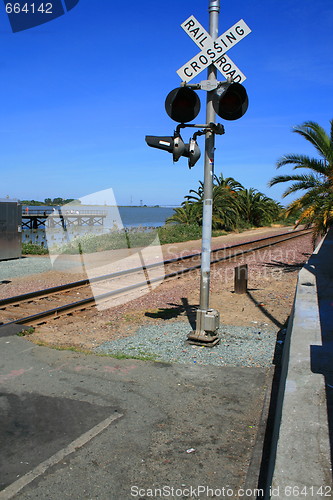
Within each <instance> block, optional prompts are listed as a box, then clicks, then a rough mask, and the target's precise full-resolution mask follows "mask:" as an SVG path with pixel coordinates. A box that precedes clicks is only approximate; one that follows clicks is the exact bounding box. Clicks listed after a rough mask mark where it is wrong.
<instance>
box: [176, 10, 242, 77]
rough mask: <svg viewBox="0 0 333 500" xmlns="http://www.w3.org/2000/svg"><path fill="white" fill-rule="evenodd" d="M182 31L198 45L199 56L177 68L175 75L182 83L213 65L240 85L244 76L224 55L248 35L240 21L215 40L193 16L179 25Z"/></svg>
mask: <svg viewBox="0 0 333 500" xmlns="http://www.w3.org/2000/svg"><path fill="white" fill-rule="evenodd" d="M181 27H182V28H183V30H184V31H185V32H186V33H187V34H188V36H189V37H190V38H192V40H193V41H194V42H195V43H196V44H197V45H198V47H199V48H200V49H203V50H201V52H199V54H197V55H196V56H195V57H193V58H192V59H191V60H190V61H188V62H187V63H186V64H184V66H182V67H181V68H179V70H178V71H177V74H178V75H179V76H180V78H181V79H182V81H183V82H189V81H191V80H192V78H194V77H195V76H197V75H198V74H199V73H201V71H203V70H204V69H206V68H208V66H209V65H210V64H214V65H215V66H216V68H217V69H218V70H219V71H220V72H221V73H222V75H223V76H224V77H225V78H230V77H231V78H232V79H233V81H234V82H236V83H242V82H243V81H244V80H245V79H246V76H245V75H244V74H243V73H242V72H241V71H240V70H239V69H238V68H237V66H236V65H235V64H234V63H233V62H232V60H231V59H230V57H228V56H227V55H226V54H225V53H226V52H227V51H228V50H229V49H230V48H231V47H233V46H234V45H236V43H238V42H240V41H241V40H242V39H243V38H245V37H246V36H247V35H248V34H249V33H251V30H250V28H249V27H248V25H247V24H246V23H245V21H243V19H241V20H240V21H239V22H238V23H236V24H234V25H233V26H232V27H231V28H230V29H229V30H227V31H225V32H224V33H223V34H222V35H220V36H219V37H218V38H217V39H216V40H213V38H212V37H211V36H210V34H209V33H207V31H206V30H205V29H204V28H203V27H202V26H201V24H200V23H199V22H198V21H197V20H196V19H195V17H194V16H190V17H189V18H188V19H186V21H184V22H183V23H182V24H181Z"/></svg>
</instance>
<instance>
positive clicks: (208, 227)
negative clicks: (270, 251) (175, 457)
mask: <svg viewBox="0 0 333 500" xmlns="http://www.w3.org/2000/svg"><path fill="white" fill-rule="evenodd" d="M219 12H220V0H209V32H210V35H211V37H212V39H213V40H215V39H216V38H217V36H218V19H219ZM216 74H217V69H216V68H215V66H214V65H213V64H211V65H210V66H209V67H208V71H207V79H208V80H213V81H215V80H216ZM212 99H213V91H209V92H207V103H206V123H207V124H208V123H215V119H216V114H215V111H214V108H213V104H212ZM214 150H215V133H214V132H213V131H211V130H209V129H208V130H207V132H206V138H205V163H204V198H203V214H202V217H203V219H202V249H201V277H200V307H199V309H198V310H197V313H196V329H195V331H193V332H192V333H190V334H189V335H188V339H189V341H190V342H193V343H199V344H203V345H207V346H213V345H215V344H216V343H217V342H218V341H219V339H218V337H217V335H216V330H217V329H218V327H219V313H218V312H217V311H215V310H213V309H209V291H210V258H211V238H212V215H213V176H214Z"/></svg>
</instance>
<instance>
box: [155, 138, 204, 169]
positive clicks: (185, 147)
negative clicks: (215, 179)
mask: <svg viewBox="0 0 333 500" xmlns="http://www.w3.org/2000/svg"><path fill="white" fill-rule="evenodd" d="M146 143H147V144H148V146H150V147H152V148H157V149H162V150H164V151H168V152H169V153H172V157H173V161H174V162H176V161H178V160H179V158H180V157H181V156H185V158H188V166H189V168H192V167H194V165H195V164H196V162H197V161H198V160H199V158H200V156H201V152H200V148H199V146H198V143H197V141H196V139H195V138H192V139H191V140H190V142H189V143H188V144H185V143H184V141H183V139H182V138H181V136H180V134H179V133H178V132H175V133H174V135H173V136H156V135H146Z"/></svg>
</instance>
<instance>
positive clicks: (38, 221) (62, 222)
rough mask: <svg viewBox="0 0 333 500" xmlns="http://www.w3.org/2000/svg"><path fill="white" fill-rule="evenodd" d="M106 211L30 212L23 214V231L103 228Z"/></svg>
mask: <svg viewBox="0 0 333 500" xmlns="http://www.w3.org/2000/svg"><path fill="white" fill-rule="evenodd" d="M106 216H107V211H106V210H94V211H89V210H77V211H75V212H74V211H73V213H71V212H68V211H67V212H66V211H65V212H62V211H58V210H56V211H54V212H49V213H47V212H46V211H43V210H29V211H23V213H22V229H44V228H46V227H60V228H63V229H64V228H67V227H69V226H103V225H104V219H105V217H106Z"/></svg>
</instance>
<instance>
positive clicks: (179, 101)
mask: <svg viewBox="0 0 333 500" xmlns="http://www.w3.org/2000/svg"><path fill="white" fill-rule="evenodd" d="M165 110H166V112H167V113H168V115H169V116H170V118H172V119H173V120H174V121H176V122H178V123H187V122H190V121H192V120H194V118H196V116H197V115H198V114H199V111H200V99H199V97H198V94H197V93H196V92H195V91H194V90H193V89H191V88H190V87H178V88H176V89H173V90H171V92H169V94H168V95H167V98H166V100H165Z"/></svg>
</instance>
